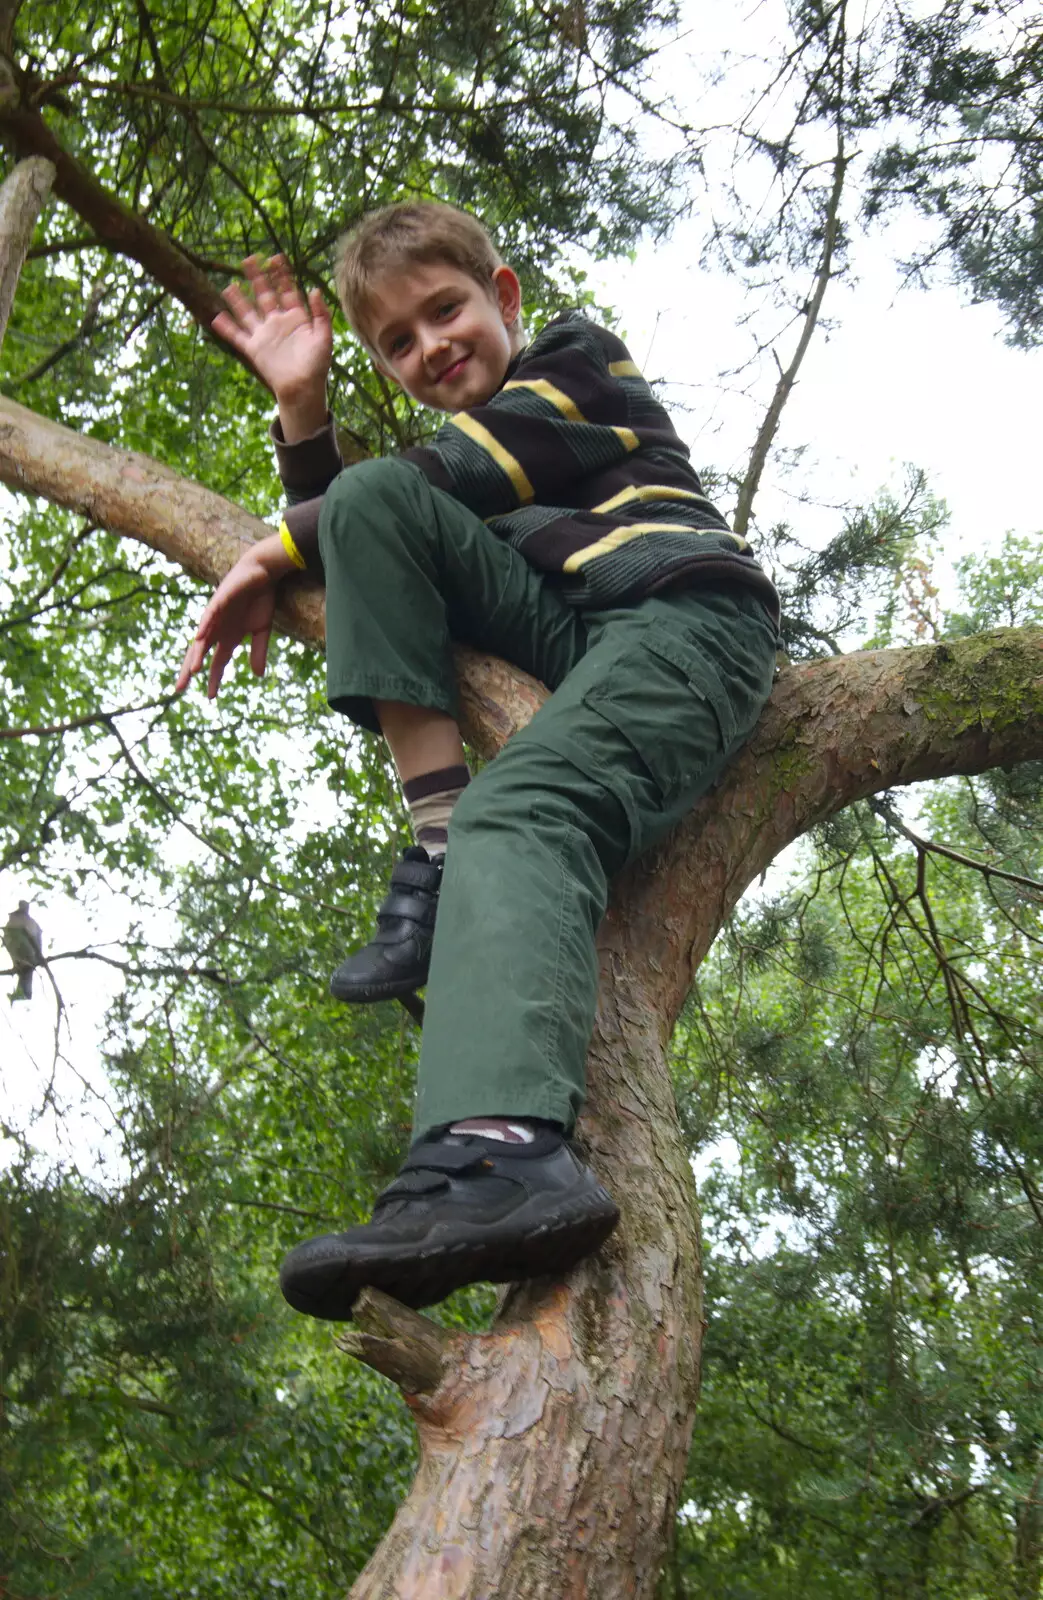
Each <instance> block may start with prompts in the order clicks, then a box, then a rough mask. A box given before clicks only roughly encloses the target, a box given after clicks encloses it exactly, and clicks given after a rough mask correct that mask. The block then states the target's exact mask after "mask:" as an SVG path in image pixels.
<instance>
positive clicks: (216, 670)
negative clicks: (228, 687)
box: [206, 642, 235, 700]
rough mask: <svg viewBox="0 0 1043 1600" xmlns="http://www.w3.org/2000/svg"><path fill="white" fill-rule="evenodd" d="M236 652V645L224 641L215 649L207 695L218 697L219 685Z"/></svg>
mask: <svg viewBox="0 0 1043 1600" xmlns="http://www.w3.org/2000/svg"><path fill="white" fill-rule="evenodd" d="M234 654H235V645H234V644H226V643H224V642H222V643H221V644H219V645H218V647H217V649H216V650H215V651H214V659H213V660H212V661H211V663H210V681H209V683H208V684H207V690H206V692H207V697H208V699H210V700H213V699H216V697H217V690H218V685H219V684H220V682H221V679H222V678H223V676H224V670H225V668H226V667H227V665H228V663H229V662H230V661H231V659H232V657H233V655H234Z"/></svg>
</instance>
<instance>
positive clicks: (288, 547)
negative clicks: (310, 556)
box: [279, 522, 308, 572]
mask: <svg viewBox="0 0 1043 1600" xmlns="http://www.w3.org/2000/svg"><path fill="white" fill-rule="evenodd" d="M279 538H280V539H281V540H282V547H283V549H284V550H285V551H286V554H287V555H288V556H289V558H290V560H291V561H292V562H293V564H294V566H295V567H300V569H301V571H302V572H303V571H305V569H306V568H307V565H308V563H307V562H306V561H305V559H304V557H303V556H302V555H301V553H300V551H299V550H298V548H297V546H296V545H295V544H294V542H293V534H292V533H291V532H290V530H289V528H288V527H287V526H286V524H285V522H281V523H280V524H279Z"/></svg>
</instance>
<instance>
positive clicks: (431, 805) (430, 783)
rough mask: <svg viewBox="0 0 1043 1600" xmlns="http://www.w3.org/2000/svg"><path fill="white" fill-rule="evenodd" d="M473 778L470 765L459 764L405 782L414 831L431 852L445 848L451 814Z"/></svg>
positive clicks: (404, 789)
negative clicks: (469, 769) (468, 768)
mask: <svg viewBox="0 0 1043 1600" xmlns="http://www.w3.org/2000/svg"><path fill="white" fill-rule="evenodd" d="M470 781H471V774H470V773H469V772H468V770H467V768H466V767H465V766H463V765H462V764H458V765H457V766H455V767H439V769H438V770H437V771H436V772H423V773H421V774H420V776H419V777H417V778H407V779H406V781H405V782H404V783H403V785H402V793H403V795H404V796H405V800H406V804H407V806H408V807H409V815H410V817H411V818H412V822H413V834H414V836H415V838H416V842H417V844H422V845H423V846H424V849H425V850H427V851H428V853H429V854H431V855H438V854H441V853H443V852H444V851H445V847H446V843H447V841H448V838H449V818H450V815H451V813H452V810H453V807H454V806H455V804H456V802H457V800H458V799H459V798H460V795H461V794H462V793H463V791H464V789H465V788H466V787H467V785H468V784H469V783H470Z"/></svg>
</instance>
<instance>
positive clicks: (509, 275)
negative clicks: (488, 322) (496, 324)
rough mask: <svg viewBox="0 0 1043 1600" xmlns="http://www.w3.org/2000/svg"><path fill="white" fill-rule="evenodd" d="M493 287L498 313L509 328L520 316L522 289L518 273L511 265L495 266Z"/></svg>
mask: <svg viewBox="0 0 1043 1600" xmlns="http://www.w3.org/2000/svg"><path fill="white" fill-rule="evenodd" d="M493 288H494V289H495V291H496V301H497V304H498V305H499V307H500V315H501V317H502V318H503V320H504V324H505V326H506V327H508V328H509V327H511V325H512V324H513V323H515V322H517V320H518V318H519V317H520V316H521V304H522V291H521V284H520V283H519V282H518V274H517V273H516V272H515V271H514V270H513V268H511V267H507V266H503V267H497V268H496V270H495V271H494V272H493Z"/></svg>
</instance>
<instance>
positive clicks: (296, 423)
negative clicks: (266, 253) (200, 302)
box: [213, 256, 333, 443]
mask: <svg viewBox="0 0 1043 1600" xmlns="http://www.w3.org/2000/svg"><path fill="white" fill-rule="evenodd" d="M243 272H244V274H245V276H246V280H247V284H248V286H249V289H250V294H245V293H244V292H243V290H242V289H241V288H240V286H239V285H238V284H237V283H232V284H229V286H228V288H227V289H226V290H225V291H224V301H225V304H226V305H227V307H228V310H227V311H222V312H220V313H219V314H218V315H217V316H216V317H215V318H214V322H213V328H214V332H215V333H217V334H219V335H220V337H221V338H222V339H224V340H225V341H226V343H228V344H230V345H231V346H232V348H233V349H235V350H238V351H239V352H240V354H241V355H243V356H245V357H246V358H247V359H248V360H249V361H250V363H251V364H252V365H253V367H254V369H255V370H256V371H257V372H258V373H259V374H260V376H261V377H262V378H263V379H264V381H265V383H267V384H268V386H269V388H270V389H271V390H272V393H273V394H274V395H275V397H276V400H277V401H278V403H279V413H280V417H281V418H282V422H283V432H284V435H285V436H286V439H287V443H293V442H294V438H291V434H292V435H293V436H294V437H295V438H304V437H306V436H307V434H309V433H312V432H314V431H315V429H316V428H321V427H322V425H323V423H324V422H325V420H326V374H327V373H328V371H329V366H330V360H331V358H332V355H333V327H332V323H331V321H330V313H329V308H328V306H327V305H326V302H325V300H324V299H323V297H322V291H321V290H319V289H312V290H311V292H310V293H309V295H308V298H307V299H305V298H304V296H303V295H302V294H301V291H300V289H299V288H298V287H297V284H296V282H295V281H294V278H293V275H292V274H291V272H290V269H289V266H288V264H287V261H286V257H285V256H274V257H273V258H272V260H271V261H269V262H268V263H267V265H265V264H263V263H262V262H261V261H259V260H258V258H257V257H256V256H248V257H247V259H246V260H245V261H244V262H243ZM287 430H288V431H287Z"/></svg>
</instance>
